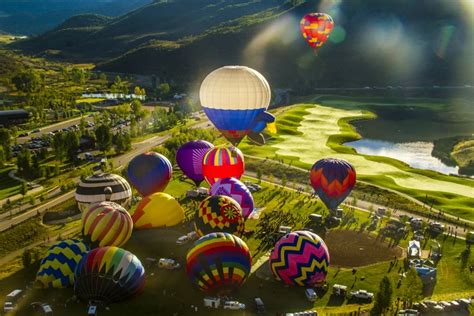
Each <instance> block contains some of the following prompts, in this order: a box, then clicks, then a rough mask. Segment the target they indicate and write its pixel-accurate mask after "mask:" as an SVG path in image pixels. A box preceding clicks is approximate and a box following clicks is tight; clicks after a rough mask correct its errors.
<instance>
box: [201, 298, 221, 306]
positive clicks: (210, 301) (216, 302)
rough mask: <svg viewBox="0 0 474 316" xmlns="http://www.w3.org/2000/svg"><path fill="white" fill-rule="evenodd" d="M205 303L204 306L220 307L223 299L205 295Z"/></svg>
mask: <svg viewBox="0 0 474 316" xmlns="http://www.w3.org/2000/svg"><path fill="white" fill-rule="evenodd" d="M203 303H204V307H209V308H219V307H220V306H221V299H220V298H219V297H205V298H204V299H203Z"/></svg>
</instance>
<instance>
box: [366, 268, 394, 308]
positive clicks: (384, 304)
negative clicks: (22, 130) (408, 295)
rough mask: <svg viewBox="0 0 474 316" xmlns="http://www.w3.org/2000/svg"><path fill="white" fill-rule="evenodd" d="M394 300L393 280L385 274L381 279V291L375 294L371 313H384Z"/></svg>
mask: <svg viewBox="0 0 474 316" xmlns="http://www.w3.org/2000/svg"><path fill="white" fill-rule="evenodd" d="M392 301H393V287H392V282H390V279H389V278H388V277H387V276H384V277H383V279H382V281H380V285H379V291H378V292H377V294H376V295H375V300H374V307H373V308H372V310H371V311H370V314H371V315H374V316H376V315H382V314H385V311H386V310H387V309H388V308H390V306H392Z"/></svg>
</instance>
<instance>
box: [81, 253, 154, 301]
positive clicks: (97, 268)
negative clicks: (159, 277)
mask: <svg viewBox="0 0 474 316" xmlns="http://www.w3.org/2000/svg"><path fill="white" fill-rule="evenodd" d="M75 278H76V282H75V284H74V293H75V294H76V295H77V297H79V299H81V300H82V301H84V302H89V301H92V300H95V301H100V302H102V303H104V304H107V303H111V302H116V301H121V300H124V299H127V298H129V297H131V296H135V295H137V294H139V293H141V292H142V291H143V288H144V286H145V269H144V268H143V265H142V263H141V262H140V260H139V259H138V258H137V257H136V256H135V255H134V254H132V253H131V252H129V251H127V250H124V249H121V248H117V247H100V248H97V249H94V250H91V251H89V252H88V253H87V254H86V255H85V256H84V257H83V258H82V259H81V261H80V262H79V264H78V265H77V267H76V271H75Z"/></svg>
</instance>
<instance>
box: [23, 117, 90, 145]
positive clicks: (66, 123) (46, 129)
mask: <svg viewBox="0 0 474 316" xmlns="http://www.w3.org/2000/svg"><path fill="white" fill-rule="evenodd" d="M84 119H85V120H86V122H89V121H90V122H92V121H94V118H93V117H84ZM80 121H81V117H76V118H73V119H70V120H67V121H63V122H59V123H55V124H52V125H48V126H45V127H42V128H40V129H39V133H31V134H29V135H28V136H26V137H18V138H17V142H18V144H24V143H26V142H28V141H29V140H30V139H31V138H33V137H41V135H44V134H48V133H49V132H52V131H55V130H58V129H63V128H67V127H70V126H73V125H76V124H79V123H80Z"/></svg>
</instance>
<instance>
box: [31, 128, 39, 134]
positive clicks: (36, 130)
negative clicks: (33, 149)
mask: <svg viewBox="0 0 474 316" xmlns="http://www.w3.org/2000/svg"><path fill="white" fill-rule="evenodd" d="M39 132H40V130H39V129H38V128H37V129H34V130H33V131H31V133H39Z"/></svg>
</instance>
